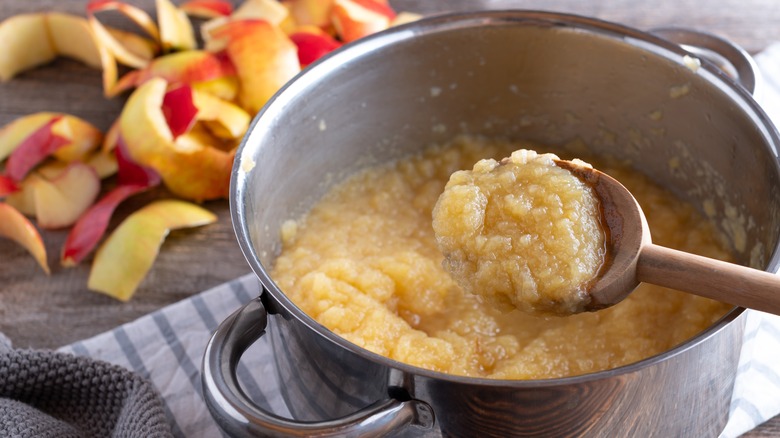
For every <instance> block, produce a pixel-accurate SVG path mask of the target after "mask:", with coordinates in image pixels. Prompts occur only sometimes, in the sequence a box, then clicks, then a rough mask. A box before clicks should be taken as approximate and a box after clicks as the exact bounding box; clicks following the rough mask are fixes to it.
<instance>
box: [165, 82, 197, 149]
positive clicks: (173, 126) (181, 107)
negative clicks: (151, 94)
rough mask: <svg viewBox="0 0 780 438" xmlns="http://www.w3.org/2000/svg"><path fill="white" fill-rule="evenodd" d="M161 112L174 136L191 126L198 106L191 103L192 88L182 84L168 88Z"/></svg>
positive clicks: (184, 131)
mask: <svg viewBox="0 0 780 438" xmlns="http://www.w3.org/2000/svg"><path fill="white" fill-rule="evenodd" d="M162 112H163V115H164V116H165V121H166V122H168V128H169V129H170V130H171V134H173V138H176V137H178V136H180V135H182V134H184V133H186V132H187V131H189V130H190V128H192V126H193V125H194V124H195V116H197V115H198V107H196V106H195V103H193V97H192V88H190V86H189V85H182V86H179V87H176V88H173V89H170V90H168V92H166V93H165V96H164V97H163V102H162Z"/></svg>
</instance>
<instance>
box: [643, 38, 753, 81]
mask: <svg viewBox="0 0 780 438" xmlns="http://www.w3.org/2000/svg"><path fill="white" fill-rule="evenodd" d="M650 33H652V34H654V35H656V36H659V37H661V38H663V39H665V40H667V41H669V42H672V43H675V44H677V45H679V46H680V47H682V48H683V49H685V50H687V51H688V52H690V53H691V54H692V55H694V56H696V57H698V58H701V59H705V60H707V61H709V62H711V63H712V64H713V65H715V66H716V67H718V68H719V69H721V70H723V72H725V73H726V74H727V75H728V76H729V77H731V78H732V79H734V80H735V81H737V82H738V83H739V84H740V85H742V87H744V88H745V89H746V90H747V91H748V92H749V93H750V94H752V95H753V96H755V95H756V94H757V92H760V80H761V77H760V73H759V71H758V66H757V65H756V63H755V61H754V60H753V58H752V57H751V56H750V54H748V53H747V51H745V49H743V48H742V47H740V46H738V45H736V44H734V43H733V42H731V41H729V40H727V39H724V38H721V37H719V36H717V35H713V34H711V33H707V32H702V31H698V30H693V29H688V28H684V27H660V28H655V29H651V30H650Z"/></svg>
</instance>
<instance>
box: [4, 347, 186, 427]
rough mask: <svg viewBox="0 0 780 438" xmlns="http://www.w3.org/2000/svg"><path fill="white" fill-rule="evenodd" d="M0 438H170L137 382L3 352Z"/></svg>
mask: <svg viewBox="0 0 780 438" xmlns="http://www.w3.org/2000/svg"><path fill="white" fill-rule="evenodd" d="M1 344H2V343H0V437H3V438H5V437H13V438H26V437H30V438H33V437H35V438H49V437H51V438H55V437H56V438H77V437H78V438H82V437H96V438H97V437H100V438H103V437H123V438H130V437H133V438H135V437H139V438H140V437H143V438H147V437H152V438H157V437H160V438H162V437H170V436H172V435H171V432H170V427H169V426H168V423H167V421H166V418H165V413H164V411H163V408H162V404H161V402H160V398H159V396H158V394H157V392H156V391H155V390H154V388H153V387H152V385H151V384H150V383H149V382H147V381H146V380H144V379H142V378H141V377H140V376H138V375H136V374H133V373H132V372H130V371H128V370H126V369H124V368H122V367H119V366H116V365H112V364H108V363H105V362H100V361H97V360H93V359H89V358H84V357H76V356H71V355H68V354H63V353H56V352H51V351H35V350H14V349H9V348H3V346H2V345H1Z"/></svg>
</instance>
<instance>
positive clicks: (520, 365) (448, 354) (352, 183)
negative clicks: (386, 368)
mask: <svg viewBox="0 0 780 438" xmlns="http://www.w3.org/2000/svg"><path fill="white" fill-rule="evenodd" d="M533 146H534V145H525V144H518V143H509V142H501V141H493V140H487V139H477V138H465V137H461V138H457V139H455V140H453V141H452V142H451V143H449V144H446V145H441V146H434V147H431V148H429V149H426V150H425V151H424V152H422V153H420V154H418V155H414V156H412V157H409V158H406V159H403V160H400V161H398V162H395V163H390V164H386V165H383V166H379V167H375V168H372V169H368V170H366V171H363V172H359V173H357V174H355V175H353V176H351V177H350V178H349V179H348V180H347V181H345V182H343V183H341V184H340V185H338V186H336V187H335V188H333V189H332V190H331V191H330V192H329V193H328V194H326V195H325V196H324V197H323V199H321V200H320V201H319V202H318V203H317V204H316V205H315V206H314V207H313V208H312V209H311V210H310V212H309V213H308V214H307V215H306V216H305V217H303V218H301V219H299V220H297V221H292V220H291V221H288V222H287V223H286V224H285V225H284V226H283V227H282V240H283V249H282V252H281V254H280V255H279V257H278V258H277V259H276V262H275V266H274V268H273V271H272V277H273V278H274V279H275V281H276V283H277V284H278V285H279V287H280V288H281V290H282V291H284V292H285V293H286V294H287V295H288V296H289V297H290V299H292V300H293V302H295V303H296V304H297V305H298V306H299V307H300V308H301V309H302V310H303V311H304V312H306V313H307V314H309V315H310V316H311V317H313V318H314V319H316V320H317V321H318V322H320V323H321V324H323V325H324V326H326V327H327V328H329V329H330V330H332V331H333V332H335V333H336V334H338V335H340V336H342V337H344V338H345V339H347V340H349V341H351V342H353V343H355V344H357V345H359V346H362V347H364V348H366V349H368V350H370V351H373V352H375V353H378V354H380V355H384V356H387V357H390V358H392V359H395V360H398V361H401V362H405V363H408V364H411V365H415V366H419V367H422V368H427V369H431V370H435V371H440V372H445V373H450V374H457V375H464V376H474V377H485V378H495V379H543V378H556V377H564V376H574V375H579V374H585V373H590V372H595V371H600V370H605V369H609V368H614V367H617V366H621V365H626V364H629V363H632V362H636V361H639V360H641V359H644V358H647V357H649V356H652V355H655V354H657V353H660V352H663V351H665V350H668V349H670V348H671V347H673V346H675V345H677V344H679V343H681V342H683V341H685V340H687V339H689V338H690V337H692V336H694V335H695V334H697V333H698V332H700V331H701V330H703V329H705V328H706V327H708V326H710V325H711V324H712V323H713V322H714V321H716V320H717V319H718V318H720V317H721V316H722V315H723V314H725V313H726V311H727V310H728V309H730V306H728V305H725V304H722V303H718V302H715V301H711V300H708V299H706V298H702V297H698V296H694V295H690V294H685V293H682V292H677V291H673V290H669V289H665V288H661V287H658V286H652V285H647V284H642V285H640V286H639V288H637V290H635V291H634V292H633V293H631V294H630V295H629V296H628V298H626V299H625V300H624V301H623V302H621V303H619V304H617V305H615V306H613V307H610V308H608V309H604V310H601V311H599V312H594V313H581V314H577V315H572V316H567V317H554V316H546V317H545V316H534V315H530V314H526V313H523V312H520V311H518V310H514V311H511V312H503V311H501V310H499V309H496V308H495V307H494V306H493V305H491V304H490V303H484V302H481V301H480V300H479V299H478V298H477V297H476V296H474V295H472V294H469V293H467V292H465V291H464V290H463V289H462V288H461V287H460V286H459V285H458V284H457V283H456V282H455V281H454V280H453V279H452V277H451V276H450V275H449V274H448V273H447V272H446V271H445V269H444V267H443V266H442V261H443V255H442V253H441V252H440V251H439V249H438V248H437V246H436V241H435V237H434V232H433V229H432V224H431V222H432V219H431V216H432V210H433V208H434V205H435V203H436V201H437V199H438V197H439V195H440V194H441V193H442V191H443V190H444V187H445V184H446V183H447V181H448V179H449V178H450V175H451V174H452V173H453V172H455V171H457V170H462V169H466V168H470V167H472V166H473V165H474V163H476V162H477V161H479V160H481V159H483V158H489V157H492V158H501V157H504V156H507V155H508V154H509V153H511V152H512V151H514V150H517V149H521V148H528V149H539V148H536V147H533ZM586 158H587V159H588V161H590V162H591V163H593V164H594V165H596V166H597V167H598V168H599V169H601V170H603V171H605V172H607V173H609V174H611V175H612V176H613V177H615V178H617V179H618V180H620V181H621V182H622V183H623V184H624V185H625V186H626V187H628V188H629V190H631V192H632V193H633V194H634V196H635V197H636V198H637V200H638V201H639V203H640V204H641V205H642V207H643V209H644V211H645V212H646V215H647V219H648V223H649V226H650V229H651V231H652V234H653V238H654V242H656V243H658V244H661V245H664V246H668V247H672V248H677V249H681V250H685V251H689V252H694V253H698V254H701V255H704V256H708V257H713V258H718V259H722V260H729V253H728V252H727V251H726V249H725V248H724V247H723V246H722V245H721V244H720V240H719V237H718V235H717V233H716V230H715V228H714V227H713V226H712V225H711V224H710V223H709V222H707V221H706V220H705V219H704V218H703V217H702V216H701V215H699V214H698V213H697V212H696V211H695V210H694V209H693V207H692V206H690V205H686V204H683V203H681V202H680V201H679V200H678V199H676V198H675V197H674V196H672V195H671V194H670V193H668V192H667V191H665V190H663V189H661V188H660V187H659V186H657V185H655V184H653V183H652V182H650V181H649V180H648V179H647V178H646V177H644V176H643V175H641V174H639V173H635V172H633V171H631V169H628V168H624V167H619V166H611V165H609V163H598V162H595V161H594V160H592V159H590V158H589V157H586Z"/></svg>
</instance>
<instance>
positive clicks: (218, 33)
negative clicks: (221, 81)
mask: <svg viewBox="0 0 780 438" xmlns="http://www.w3.org/2000/svg"><path fill="white" fill-rule="evenodd" d="M213 35H214V36H215V37H216V38H220V39H224V40H225V41H227V47H226V51H227V54H228V57H230V60H231V61H232V62H233V65H234V66H235V68H236V73H237V75H238V78H239V83H240V87H239V91H238V99H239V101H240V103H241V106H242V107H243V108H244V109H245V110H247V111H248V112H249V113H250V114H253V115H254V114H257V113H258V112H259V111H260V109H261V108H262V107H263V105H265V103H266V102H267V101H268V99H270V98H271V96H273V95H274V93H276V92H277V91H278V90H279V89H280V88H281V87H282V86H283V85H284V84H285V83H287V81H289V80H290V79H292V77H293V76H295V75H296V74H298V72H299V71H300V70H301V67H300V63H299V62H298V49H297V47H296V46H295V44H293V42H292V41H290V39H289V38H288V37H287V35H285V33H284V32H282V31H281V30H280V29H279V28H278V27H276V26H273V25H271V24H270V23H268V22H266V21H262V20H239V21H233V22H231V23H229V24H227V25H225V26H222V27H220V28H218V29H215V30H214V31H213ZM258 41H263V44H258V43H257V42H258Z"/></svg>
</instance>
